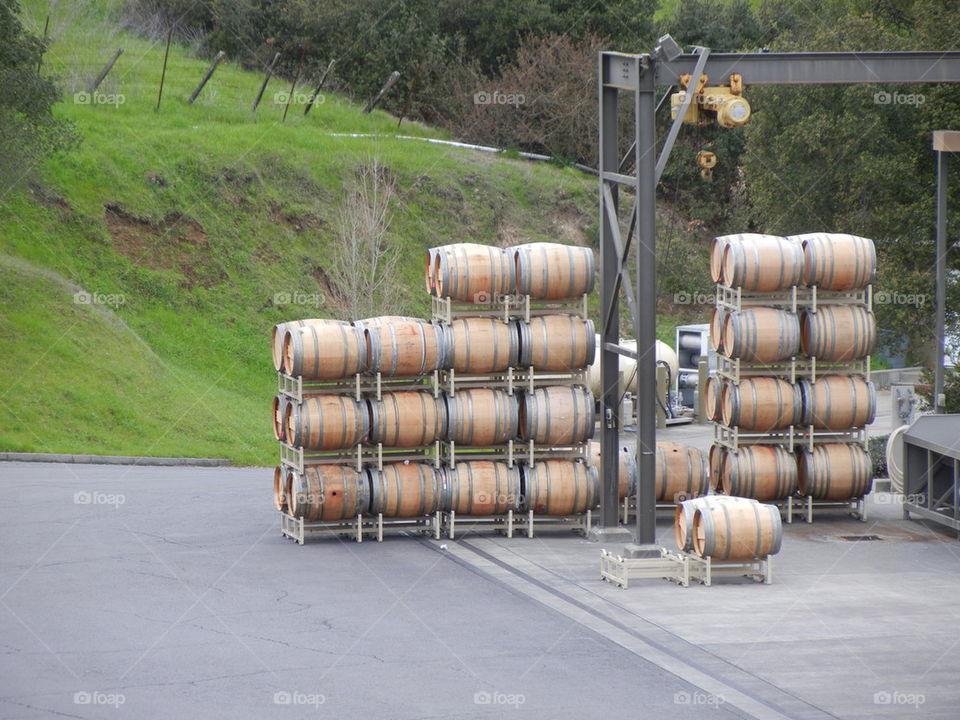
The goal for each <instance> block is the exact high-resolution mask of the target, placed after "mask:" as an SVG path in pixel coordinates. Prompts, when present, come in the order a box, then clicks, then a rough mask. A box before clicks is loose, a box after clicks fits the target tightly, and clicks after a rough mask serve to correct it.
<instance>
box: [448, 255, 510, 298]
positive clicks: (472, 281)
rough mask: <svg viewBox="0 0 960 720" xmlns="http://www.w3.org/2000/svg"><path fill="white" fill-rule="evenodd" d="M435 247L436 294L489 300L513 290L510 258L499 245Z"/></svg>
mask: <svg viewBox="0 0 960 720" xmlns="http://www.w3.org/2000/svg"><path fill="white" fill-rule="evenodd" d="M435 250H436V254H435V255H434V271H433V280H434V287H435V289H436V290H435V294H436V295H437V297H442V298H450V299H451V300H459V301H463V302H473V303H489V302H492V301H493V300H496V299H497V298H499V297H501V296H503V295H508V294H512V293H513V288H514V282H515V281H514V264H513V258H512V257H511V256H510V255H509V254H508V253H506V252H504V251H503V250H502V249H501V248H498V247H494V246H492V245H480V244H477V243H455V244H453V245H443V246H441V247H438V248H435Z"/></svg>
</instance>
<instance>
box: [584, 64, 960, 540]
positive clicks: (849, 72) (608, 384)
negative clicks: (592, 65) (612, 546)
mask: <svg viewBox="0 0 960 720" xmlns="http://www.w3.org/2000/svg"><path fill="white" fill-rule="evenodd" d="M705 55H706V57H705ZM698 61H702V62H701V67H700V68H697V63H698ZM700 69H702V72H703V73H705V74H706V75H707V76H708V77H710V78H711V79H712V80H713V81H714V82H725V81H726V80H727V78H728V76H729V75H730V73H732V72H736V73H740V74H741V75H742V76H743V82H744V85H745V86H746V87H748V88H749V87H750V86H754V85H825V84H855V83H937V82H960V52H896V53H875V52H872V53H747V54H739V53H721V54H712V53H709V51H708V50H706V49H698V52H697V53H691V54H681V55H678V56H677V57H675V58H674V59H672V60H669V59H666V58H665V57H660V55H659V54H657V53H656V52H655V53H647V54H643V55H631V54H625V53H616V52H601V53H600V56H599V68H598V70H599V79H600V81H599V103H600V113H599V115H600V117H599V120H600V122H599V125H600V143H599V170H600V173H599V174H600V178H599V180H600V186H599V198H600V265H601V287H600V304H601V309H602V312H603V315H602V316H601V327H600V333H601V337H602V341H601V343H600V371H601V384H602V394H601V401H602V407H603V413H602V417H601V427H602V443H601V452H602V483H603V489H602V493H601V514H600V521H601V525H602V526H603V529H602V530H601V531H599V532H598V533H596V535H597V536H603V533H604V532H605V531H609V536H610V537H614V535H615V531H616V528H617V525H618V512H617V511H618V502H617V500H618V498H617V473H618V457H617V446H618V432H619V429H618V428H617V425H616V417H617V406H618V405H619V402H620V387H619V378H618V370H619V360H618V355H619V354H627V353H625V352H624V349H623V348H620V347H619V340H620V338H619V335H620V333H619V317H620V313H619V290H620V288H621V287H623V288H624V290H626V289H627V288H631V289H633V288H635V290H634V292H632V293H630V295H632V297H631V298H630V299H631V303H630V305H631V307H630V309H631V315H632V318H633V325H634V329H635V332H636V337H637V353H636V354H637V385H638V402H637V423H638V427H637V471H638V478H637V524H636V530H635V536H634V538H635V541H636V542H637V543H639V544H640V545H653V543H654V541H655V536H656V518H655V515H654V512H655V500H656V493H655V487H654V482H655V477H656V460H655V453H656V395H655V392H656V387H655V386H656V302H657V291H656V222H655V213H656V184H657V182H656V178H657V145H656V108H657V103H656V96H655V91H656V87H657V85H676V84H678V83H679V78H680V75H681V73H690V74H691V75H694V74H698V73H697V72H696V71H697V70H700ZM621 92H630V93H633V98H632V100H633V106H634V108H633V109H634V123H635V124H634V130H633V144H632V146H631V150H630V153H628V157H629V155H630V154H631V153H632V155H633V174H626V172H625V169H624V168H625V167H626V166H627V165H628V163H626V162H621V159H620V157H619V147H620V142H619V141H620V137H619V131H618V122H617V120H618V112H619V107H620V105H619V103H620V93H621ZM674 136H675V133H674ZM669 151H670V147H669V146H666V145H665V147H664V150H663V154H662V158H661V160H662V162H665V161H666V158H667V156H668V155H669ZM626 160H627V158H624V161H626ZM621 186H624V187H628V188H630V189H632V190H633V193H634V198H635V202H634V209H633V210H632V213H633V214H632V215H631V216H630V219H631V223H630V231H629V232H628V233H627V236H626V238H622V237H621V234H620V217H619V213H620V208H619V195H618V193H619V190H620V187H621ZM634 237H636V239H637V243H638V247H637V252H636V263H635V267H634V275H635V282H634V280H633V279H632V278H631V277H630V272H629V269H628V268H627V265H626V261H627V258H628V256H629V252H630V247H631V244H632V242H633V240H634Z"/></svg>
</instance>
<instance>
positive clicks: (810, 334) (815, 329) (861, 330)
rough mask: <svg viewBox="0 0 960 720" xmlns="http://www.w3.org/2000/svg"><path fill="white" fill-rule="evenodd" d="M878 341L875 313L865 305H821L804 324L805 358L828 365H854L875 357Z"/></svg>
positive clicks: (802, 328)
mask: <svg viewBox="0 0 960 720" xmlns="http://www.w3.org/2000/svg"><path fill="white" fill-rule="evenodd" d="M876 340H877V327H876V324H875V322H874V318H873V313H872V312H869V311H868V310H867V309H866V308H865V307H863V306H862V305H821V306H820V307H819V308H817V311H816V312H810V311H806V312H804V313H803V318H802V320H801V322H800V344H801V348H802V349H803V353H804V355H809V356H810V357H816V358H817V360H823V361H825V362H851V361H853V360H859V359H860V358H864V357H866V356H867V355H869V354H870V353H871V351H872V350H873V346H874V344H875V343H876Z"/></svg>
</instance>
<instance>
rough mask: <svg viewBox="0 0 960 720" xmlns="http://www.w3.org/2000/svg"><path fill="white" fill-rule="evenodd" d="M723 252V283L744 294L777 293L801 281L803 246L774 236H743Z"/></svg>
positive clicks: (749, 234)
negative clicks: (738, 289)
mask: <svg viewBox="0 0 960 720" xmlns="http://www.w3.org/2000/svg"><path fill="white" fill-rule="evenodd" d="M733 237H735V238H737V239H736V240H733V241H731V242H729V243H727V247H726V249H725V250H724V251H723V282H724V283H725V284H726V285H728V286H729V287H734V288H740V289H741V290H743V291H744V292H776V291H777V290H786V289H788V288H790V287H792V286H794V285H799V284H800V282H801V280H802V279H803V268H804V265H803V247H802V246H801V244H800V243H799V242H798V241H796V240H791V239H789V238H782V237H778V236H776V235H760V234H757V233H744V234H743V235H736V236H733Z"/></svg>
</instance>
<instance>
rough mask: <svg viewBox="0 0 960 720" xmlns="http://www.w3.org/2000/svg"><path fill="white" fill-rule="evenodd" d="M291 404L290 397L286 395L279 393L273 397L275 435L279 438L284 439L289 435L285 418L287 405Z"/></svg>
mask: <svg viewBox="0 0 960 720" xmlns="http://www.w3.org/2000/svg"><path fill="white" fill-rule="evenodd" d="M289 404H290V398H289V397H287V396H286V395H277V396H275V397H274V398H273V413H272V414H271V417H272V420H273V436H274V437H275V438H276V439H277V440H283V439H284V438H285V437H286V435H287V429H286V426H285V425H284V418H286V417H287V405H289Z"/></svg>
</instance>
